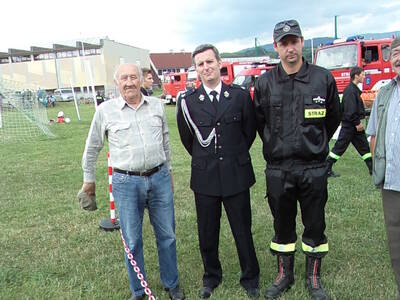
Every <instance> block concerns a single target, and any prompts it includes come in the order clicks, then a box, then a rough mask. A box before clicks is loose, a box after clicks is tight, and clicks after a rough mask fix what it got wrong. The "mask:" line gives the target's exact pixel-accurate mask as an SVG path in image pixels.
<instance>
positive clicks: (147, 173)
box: [113, 164, 164, 177]
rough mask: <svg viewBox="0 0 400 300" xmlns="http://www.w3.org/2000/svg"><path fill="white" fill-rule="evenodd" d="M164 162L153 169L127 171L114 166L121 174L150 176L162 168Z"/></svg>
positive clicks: (115, 170)
mask: <svg viewBox="0 0 400 300" xmlns="http://www.w3.org/2000/svg"><path fill="white" fill-rule="evenodd" d="M163 165H164V164H161V165H159V166H157V167H154V168H153V169H150V170H146V171H140V172H139V171H125V170H120V169H117V168H114V169H113V171H114V172H117V173H121V174H125V175H130V176H146V177H149V176H151V175H153V174H154V173H157V172H158V171H160V170H161V168H162V166H163Z"/></svg>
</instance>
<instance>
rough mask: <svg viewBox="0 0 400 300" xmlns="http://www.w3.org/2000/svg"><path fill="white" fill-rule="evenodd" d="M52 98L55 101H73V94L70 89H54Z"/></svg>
mask: <svg viewBox="0 0 400 300" xmlns="http://www.w3.org/2000/svg"><path fill="white" fill-rule="evenodd" d="M54 98H55V99H56V101H73V100H74V94H73V93H72V89H67V88H65V89H56V90H55V91H54Z"/></svg>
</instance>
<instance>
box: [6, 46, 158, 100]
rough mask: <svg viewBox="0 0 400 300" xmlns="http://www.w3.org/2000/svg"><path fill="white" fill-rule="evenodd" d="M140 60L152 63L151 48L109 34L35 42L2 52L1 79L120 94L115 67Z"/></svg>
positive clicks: (109, 94)
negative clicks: (42, 44) (47, 44)
mask: <svg viewBox="0 0 400 300" xmlns="http://www.w3.org/2000/svg"><path fill="white" fill-rule="evenodd" d="M121 63H137V64H139V65H140V66H141V67H148V68H149V67H150V65H151V64H150V56H149V50H147V49H142V48H138V47H134V46H130V45H125V44H121V43H118V42H115V41H113V40H110V39H108V38H99V39H91V41H90V43H89V42H86V41H83V42H81V41H74V42H72V43H65V44H64V43H63V44H53V47H51V48H44V47H35V46H32V47H31V49H30V50H20V49H8V52H0V79H5V80H13V81H17V82H21V83H26V84H29V85H35V86H37V87H40V88H42V89H45V90H47V91H53V90H55V89H60V88H70V87H73V88H74V89H75V90H76V91H81V92H83V93H85V92H87V91H88V89H89V90H90V87H92V86H93V87H94V88H95V90H96V91H98V90H100V91H102V92H104V93H105V95H106V96H111V94H114V95H116V94H117V93H116V89H115V85H114V82H113V77H114V71H115V67H116V66H117V65H119V64H121Z"/></svg>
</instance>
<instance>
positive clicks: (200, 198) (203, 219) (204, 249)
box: [194, 189, 260, 289]
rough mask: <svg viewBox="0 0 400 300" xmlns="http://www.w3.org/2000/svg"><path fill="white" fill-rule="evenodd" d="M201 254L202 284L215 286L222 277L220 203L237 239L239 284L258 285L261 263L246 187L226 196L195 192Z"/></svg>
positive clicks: (245, 286)
mask: <svg viewBox="0 0 400 300" xmlns="http://www.w3.org/2000/svg"><path fill="white" fill-rule="evenodd" d="M194 196H195V202H196V212H197V228H198V235H199V244H200V253H201V257H202V260H203V265H204V275H203V286H208V287H211V288H215V287H217V286H218V285H219V283H220V282H221V280H222V268H221V263H220V261H219V258H218V245H219V232H220V219H221V206H222V205H221V204H223V205H224V208H225V212H226V215H227V217H228V221H229V224H230V227H231V230H232V234H233V237H234V239H235V244H236V249H237V252H238V256H239V262H240V268H241V271H242V274H241V277H240V284H241V285H242V286H243V287H244V288H245V289H248V288H254V287H258V281H259V273H260V269H259V265H258V260H257V257H256V253H255V249H254V244H253V236H252V233H251V208H250V192H249V190H248V189H247V190H245V191H244V192H241V193H239V194H236V195H232V196H227V197H218V196H207V195H203V194H199V193H195V194H194Z"/></svg>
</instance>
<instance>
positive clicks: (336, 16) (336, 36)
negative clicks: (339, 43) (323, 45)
mask: <svg viewBox="0 0 400 300" xmlns="http://www.w3.org/2000/svg"><path fill="white" fill-rule="evenodd" d="M338 17H339V16H338V15H335V39H337V38H338V35H337V18H338Z"/></svg>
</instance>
